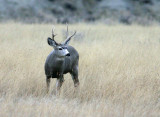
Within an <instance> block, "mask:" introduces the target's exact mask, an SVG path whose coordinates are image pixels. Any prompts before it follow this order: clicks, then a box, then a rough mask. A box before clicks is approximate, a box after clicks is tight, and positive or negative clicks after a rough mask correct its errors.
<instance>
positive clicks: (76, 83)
mask: <svg viewBox="0 0 160 117" xmlns="http://www.w3.org/2000/svg"><path fill="white" fill-rule="evenodd" d="M71 76H72V79H73V82H74V87H78V86H79V79H78V67H75V68H74V69H73V70H72V72H71Z"/></svg>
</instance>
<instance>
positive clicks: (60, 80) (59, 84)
mask: <svg viewBox="0 0 160 117" xmlns="http://www.w3.org/2000/svg"><path fill="white" fill-rule="evenodd" d="M63 82H64V78H63V76H62V77H60V78H57V82H56V96H59V95H60V89H61V86H62V84H63Z"/></svg>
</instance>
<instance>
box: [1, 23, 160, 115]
mask: <svg viewBox="0 0 160 117" xmlns="http://www.w3.org/2000/svg"><path fill="white" fill-rule="evenodd" d="M55 27H56V30H55V32H56V33H57V34H58V35H57V36H56V38H55V39H56V41H58V42H61V41H62V40H63V37H64V36H63V33H64V31H65V29H66V26H65V25H58V24H57V25H55ZM51 29H52V24H33V25H31V24H30V25H27V24H19V23H18V24H17V23H8V24H0V117H22V116H23V117H159V116H160V27H158V26H148V27H142V26H137V25H132V26H124V25H115V26H108V25H102V24H97V25H91V24H90V25H87V24H77V25H69V30H70V31H74V30H77V36H76V37H75V39H72V41H71V43H70V45H72V46H74V47H75V48H76V49H77V50H78V52H79V54H80V61H79V80H80V87H79V92H78V93H77V94H74V85H73V81H72V79H71V76H70V75H69V74H67V75H65V82H64V84H63V86H62V90H61V95H60V97H56V96H55V94H54V92H55V82H56V80H55V79H52V82H51V88H50V92H49V94H46V82H45V74H44V62H45V59H46V57H47V55H48V54H49V53H50V51H52V48H51V47H50V46H49V45H48V44H47V41H46V40H47V37H48V36H51Z"/></svg>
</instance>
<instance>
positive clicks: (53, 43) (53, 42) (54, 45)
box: [47, 37, 57, 47]
mask: <svg viewBox="0 0 160 117" xmlns="http://www.w3.org/2000/svg"><path fill="white" fill-rule="evenodd" d="M47 41H48V45H50V46H53V47H56V45H57V44H56V42H55V41H54V40H52V39H51V38H50V37H48V39H47Z"/></svg>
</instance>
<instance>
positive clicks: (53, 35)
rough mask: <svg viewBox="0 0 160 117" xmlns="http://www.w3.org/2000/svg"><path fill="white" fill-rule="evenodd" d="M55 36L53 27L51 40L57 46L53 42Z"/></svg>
mask: <svg viewBox="0 0 160 117" xmlns="http://www.w3.org/2000/svg"><path fill="white" fill-rule="evenodd" d="M56 35H57V34H54V27H53V28H52V40H53V41H54V42H55V44H56V45H58V43H57V42H56V41H55V40H54V37H55V36H56Z"/></svg>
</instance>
